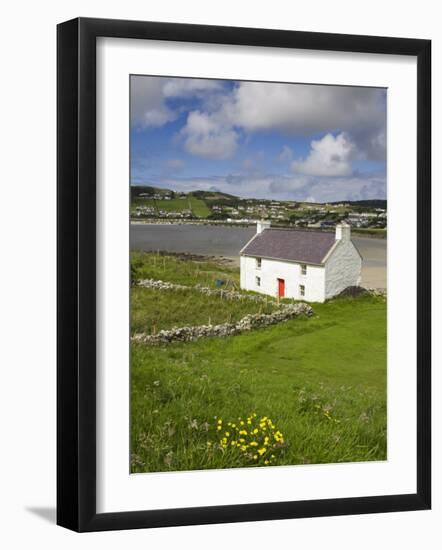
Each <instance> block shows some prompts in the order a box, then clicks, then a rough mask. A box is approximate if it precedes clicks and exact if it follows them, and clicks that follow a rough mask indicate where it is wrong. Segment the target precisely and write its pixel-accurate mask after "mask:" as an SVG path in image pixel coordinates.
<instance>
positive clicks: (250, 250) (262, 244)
mask: <svg viewBox="0 0 442 550" xmlns="http://www.w3.org/2000/svg"><path fill="white" fill-rule="evenodd" d="M335 242H336V241H335V233H334V232H333V233H324V232H320V231H300V230H297V229H265V230H264V231H262V233H258V234H256V235H255V237H254V238H253V239H252V240H251V241H250V242H249V243H248V244H246V246H245V247H244V248H243V249H242V250H241V254H242V255H244V256H257V257H263V258H274V259H276V260H289V261H293V262H303V263H306V264H308V263H312V264H321V263H322V261H323V259H324V258H325V256H326V254H327V253H328V252H329V250H330V249H331V247H332V246H333V245H334V244H335Z"/></svg>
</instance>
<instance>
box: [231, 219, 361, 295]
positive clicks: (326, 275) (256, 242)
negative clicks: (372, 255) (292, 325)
mask: <svg viewBox="0 0 442 550" xmlns="http://www.w3.org/2000/svg"><path fill="white" fill-rule="evenodd" d="M240 262H241V263H240V265H241V288H243V289H245V290H253V291H255V292H261V293H263V294H270V295H271V296H279V297H281V298H282V297H286V298H295V299H299V300H306V301H308V302H324V301H325V300H327V299H328V298H332V297H333V296H336V295H337V294H339V293H340V292H342V291H343V290H344V289H345V288H347V287H348V286H357V285H359V284H360V280H361V267H362V257H361V255H360V253H359V251H358V249H357V248H356V247H355V245H354V244H353V242H352V240H351V227H350V226H349V225H347V224H344V223H342V224H340V225H337V226H336V231H335V233H326V232H321V231H301V230H297V229H276V228H271V227H270V222H267V221H260V222H258V223H257V231H256V234H255V235H254V236H253V238H252V239H251V240H250V241H249V242H248V243H247V244H246V245H245V247H244V248H243V249H242V250H241V251H240Z"/></svg>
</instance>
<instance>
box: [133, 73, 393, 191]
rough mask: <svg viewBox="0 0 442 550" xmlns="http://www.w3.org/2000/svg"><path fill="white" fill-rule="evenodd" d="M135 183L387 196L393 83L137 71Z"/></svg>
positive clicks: (183, 188)
mask: <svg viewBox="0 0 442 550" xmlns="http://www.w3.org/2000/svg"><path fill="white" fill-rule="evenodd" d="M130 131H131V184H132V185H137V184H138V185H139V184H147V185H154V186H158V187H166V188H171V189H174V190H176V191H193V190H197V189H205V190H215V189H216V190H219V191H224V192H226V193H231V194H233V195H238V196H241V197H255V198H274V199H291V200H312V201H317V202H325V201H335V200H360V199H371V198H381V199H382V198H386V90H384V89H376V88H355V87H339V86H321V85H310V84H279V83H267V82H243V81H222V80H206V79H184V78H166V77H149V76H132V77H131V130H130Z"/></svg>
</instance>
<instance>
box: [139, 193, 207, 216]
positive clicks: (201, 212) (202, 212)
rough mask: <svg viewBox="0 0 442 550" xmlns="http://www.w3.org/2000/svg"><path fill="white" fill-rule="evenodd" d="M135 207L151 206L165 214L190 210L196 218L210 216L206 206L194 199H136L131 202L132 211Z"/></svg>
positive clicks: (199, 200)
mask: <svg viewBox="0 0 442 550" xmlns="http://www.w3.org/2000/svg"><path fill="white" fill-rule="evenodd" d="M136 206H153V207H154V208H156V209H157V211H158V210H164V211H166V212H181V211H182V210H191V211H192V213H193V215H194V216H196V217H197V218H206V217H207V216H208V215H209V214H210V209H209V207H208V206H207V204H206V203H205V202H204V201H203V200H202V199H198V198H196V197H190V196H189V197H186V198H185V199H170V200H165V199H162V200H156V199H143V198H136V199H135V200H134V201H133V202H132V209H133V208H135V207H136Z"/></svg>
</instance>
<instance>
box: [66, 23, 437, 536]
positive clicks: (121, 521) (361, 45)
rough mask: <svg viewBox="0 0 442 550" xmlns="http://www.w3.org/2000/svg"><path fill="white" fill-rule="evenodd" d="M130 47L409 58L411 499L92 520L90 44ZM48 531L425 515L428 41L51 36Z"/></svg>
mask: <svg viewBox="0 0 442 550" xmlns="http://www.w3.org/2000/svg"><path fill="white" fill-rule="evenodd" d="M97 37H116V38H134V39H147V40H166V41H182V42H197V43H210V44H229V45H238V46H239V45H247V46H267V47H272V48H301V49H309V50H326V51H337V52H359V53H377V54H396V55H405V56H414V57H416V59H417V85H418V87H417V174H416V177H417V220H418V234H417V357H416V373H417V395H416V399H417V472H416V479H417V492H416V493H415V494H398V495H385V496H373V497H360V498H338V499H327V500H310V501H293V502H272V503H260V504H241V505H226V506H209V507H198V508H181V509H167V510H140V511H134V512H117V513H97V512H96V504H95V503H96V474H97V470H96V323H97V315H96V305H95V304H96V291H97V288H96V286H97V283H96V266H95V264H96V252H97V250H96V242H95V238H94V236H95V234H96V39H97ZM57 47H58V59H57V72H58V75H57V92H58V99H57V119H58V122H57V141H58V146H57V160H58V167H57V181H58V198H57V208H58V241H57V253H58V260H57V280H58V291H57V316H58V317H57V323H58V336H57V347H58V351H57V365H58V367H57V416H58V419H57V438H58V441H57V464H58V466H57V523H58V524H59V525H61V526H64V527H66V528H69V529H72V530H75V531H79V532H83V531H104V530H111V529H134V528H146V527H162V526H177V525H194V524H209V523H224V522H241V521H255V520H274V519H285V518H302V517H318V516H327V515H345V514H367V513H378V512H396V511H408V510H424V509H429V508H430V506H431V440H430V437H431V423H430V422H431V419H430V410H431V391H430V390H431V372H430V361H431V356H430V349H431V342H430V338H431V336H430V322H431V313H430V311H431V310H430V298H431V296H430V292H431V291H430V276H431V275H430V273H431V272H430V269H431V260H430V246H431V240H430V238H431V237H430V226H431V218H430V216H431V208H430V198H431V168H430V167H431V41H429V40H418V39H409V38H389V37H375V36H353V35H338V34H325V33H313V32H297V31H285V30H263V29H255V28H235V27H219V26H203V25H188V24H172V23H159V22H140V21H120V20H107V19H89V18H79V19H74V20H71V21H67V22H64V23H61V24H60V25H58V28H57Z"/></svg>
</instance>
